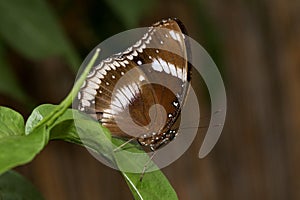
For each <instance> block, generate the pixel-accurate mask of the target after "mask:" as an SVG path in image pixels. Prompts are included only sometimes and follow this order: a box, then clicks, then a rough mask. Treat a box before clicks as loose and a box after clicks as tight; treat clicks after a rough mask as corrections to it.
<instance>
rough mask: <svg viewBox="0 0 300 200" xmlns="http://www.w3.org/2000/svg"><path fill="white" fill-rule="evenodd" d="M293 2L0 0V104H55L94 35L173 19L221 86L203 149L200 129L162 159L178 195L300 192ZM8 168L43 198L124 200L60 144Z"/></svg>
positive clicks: (110, 182)
mask: <svg viewBox="0 0 300 200" xmlns="http://www.w3.org/2000/svg"><path fill="white" fill-rule="evenodd" d="M299 10H300V1H296V0H294V1H292V0H291V1H286V0H273V1H268V0H253V1H242V0H240V1H238V0H228V1H226V2H225V1H220V0H216V1H204V0H187V1H180V0H165V1H158V0H142V1H140V0H127V1H117V0H102V1H101V0H99V1H95V0H87V1H83V0H74V1H71V0H47V1H46V0H27V1H22V0H14V1H1V2H0V15H1V16H0V104H1V105H3V106H8V107H11V108H13V109H15V110H17V111H19V112H21V113H22V114H23V115H24V116H25V118H26V117H28V115H29V114H30V112H31V110H32V108H33V107H35V106H37V105H39V104H42V103H53V104H58V103H59V102H60V101H61V100H62V99H63V98H64V97H65V96H66V94H67V93H68V92H69V90H70V89H71V87H72V85H73V82H74V80H75V76H76V73H77V69H78V68H79V66H80V64H81V62H82V61H83V59H84V58H85V56H86V55H87V54H88V53H89V52H90V51H91V50H92V49H93V48H94V47H95V46H96V45H97V44H99V43H100V42H101V41H103V40H105V39H106V38H108V37H110V36H112V35H114V34H116V33H119V32H121V31H125V30H128V29H131V28H136V27H140V26H149V25H150V24H152V23H153V22H155V21H157V20H160V19H162V18H167V17H178V18H179V19H181V21H183V23H184V24H185V26H186V27H187V29H188V32H189V34H190V36H191V37H192V38H194V39H195V40H197V41H198V42H199V43H200V44H201V45H202V46H203V47H204V48H205V49H206V50H207V51H208V52H209V54H210V55H211V57H212V58H213V60H214V61H215V62H216V64H217V66H218V67H219V69H220V71H221V73H222V76H223V78H224V82H225V86H226V89H227V96H228V116H227V120H226V123H225V126H224V131H223V133H222V135H221V138H220V140H219V141H218V143H217V145H216V146H215V148H214V149H213V151H212V152H211V153H210V154H209V155H208V156H207V157H205V158H204V159H199V158H198V151H199V148H200V145H201V138H203V135H201V131H200V134H199V136H197V138H198V139H199V140H198V139H196V140H195V142H194V143H193V145H192V146H191V147H190V149H189V150H188V151H187V152H186V153H185V154H184V155H183V156H182V157H181V158H180V159H179V160H177V161H176V162H174V163H173V164H171V165H170V166H168V167H167V168H165V169H163V172H164V173H165V174H166V176H167V177H168V178H169V180H170V182H171V184H172V185H173V186H174V188H175V190H176V192H177V193H178V196H179V199H191V200H198V199H209V200H219V199H228V200H229V199H230V200H232V199H236V200H239V199H272V200H276V199H280V200H282V199H300V190H299V188H300V171H299V169H300V148H299V147H300V132H299V131H300V92H299V88H300V37H299V36H300V14H299ZM203 106H204V108H201V109H205V106H206V107H209V103H205V102H204V103H203ZM17 170H18V171H19V172H20V173H22V174H23V175H25V176H26V177H27V178H28V179H30V180H31V181H32V182H33V183H34V184H35V185H36V186H37V187H38V188H39V190H40V191H41V192H42V193H43V195H44V196H45V198H46V199H48V200H54V199H55V200H68V199H72V200H76V199H89V200H94V199H95V200H96V199H132V196H131V193H130V191H129V189H128V188H127V185H126V183H125V181H124V180H123V178H122V177H121V175H120V174H119V173H118V172H117V171H115V170H112V169H110V168H108V167H106V166H104V165H103V164H101V163H99V162H98V161H96V160H95V159H94V158H93V157H92V156H91V155H90V154H89V153H88V152H87V151H86V150H85V149H84V148H82V147H79V146H76V145H73V144H69V143H66V142H59V141H52V142H50V143H49V145H48V146H47V147H46V148H45V149H44V150H43V151H42V152H41V153H40V154H39V155H38V156H37V157H36V158H35V159H34V161H33V162H31V163H30V164H27V165H25V166H21V167H18V168H17Z"/></svg>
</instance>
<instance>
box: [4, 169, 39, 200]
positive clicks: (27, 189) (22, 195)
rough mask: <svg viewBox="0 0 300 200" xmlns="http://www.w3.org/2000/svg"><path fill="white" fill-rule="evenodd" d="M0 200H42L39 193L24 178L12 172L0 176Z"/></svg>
mask: <svg viewBox="0 0 300 200" xmlns="http://www.w3.org/2000/svg"><path fill="white" fill-rule="evenodd" d="M0 199H1V200H18V199H22V200H42V199H44V198H43V197H42V196H41V194H40V193H39V191H37V190H36V189H35V187H34V186H33V185H32V184H31V183H30V182H29V181H27V180H26V179H25V178H24V177H22V176H21V175H20V174H18V173H16V172H14V171H8V172H6V173H4V174H2V175H1V176H0Z"/></svg>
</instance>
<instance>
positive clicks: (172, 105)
mask: <svg viewBox="0 0 300 200" xmlns="http://www.w3.org/2000/svg"><path fill="white" fill-rule="evenodd" d="M182 33H183V34H184V33H186V31H185V29H184V27H183V26H182V24H181V22H179V21H178V20H175V19H168V20H162V21H160V22H157V23H156V24H154V25H153V26H152V27H150V28H149V30H148V32H147V33H145V35H144V36H143V37H142V38H141V39H140V40H139V41H137V42H136V43H135V44H134V45H133V46H131V47H129V48H128V49H126V50H125V51H123V52H121V53H118V54H115V55H113V56H111V57H109V58H107V59H105V60H103V61H102V62H101V63H100V64H99V65H97V66H96V67H94V69H93V70H92V71H91V72H90V74H89V75H88V77H87V79H86V81H85V83H84V84H83V86H82V88H81V90H80V92H79V93H78V98H77V100H78V109H79V110H80V111H83V112H86V113H88V114H90V115H91V116H92V117H93V118H94V119H96V120H98V121H99V122H100V123H101V124H102V125H103V126H105V127H107V128H108V129H109V130H110V131H111V133H112V135H114V136H117V137H122V138H128V139H130V138H134V139H136V140H137V141H138V142H139V143H140V144H141V145H142V146H143V147H146V148H150V150H152V151H154V150H157V149H158V148H160V147H161V146H163V145H165V144H167V143H169V142H170V141H172V140H173V139H174V138H175V136H176V134H177V133H178V128H179V124H180V112H181V108H182V106H183V104H184V101H185V98H186V95H187V92H188V88H189V81H190V78H191V77H190V74H191V69H190V66H189V64H188V62H187V54H188V46H187V43H186V41H185V38H184V35H183V34H182Z"/></svg>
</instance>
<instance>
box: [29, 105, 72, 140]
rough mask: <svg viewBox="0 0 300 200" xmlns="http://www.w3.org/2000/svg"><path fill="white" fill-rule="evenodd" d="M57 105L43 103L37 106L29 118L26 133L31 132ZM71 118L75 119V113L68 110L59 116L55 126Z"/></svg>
mask: <svg viewBox="0 0 300 200" xmlns="http://www.w3.org/2000/svg"><path fill="white" fill-rule="evenodd" d="M57 107H58V105H52V104H42V105H39V106H38V107H36V108H35V109H34V110H33V111H32V113H31V115H30V116H29V117H28V119H27V122H26V126H25V133H26V134H29V133H30V132H31V131H32V130H33V129H34V127H36V126H37V125H38V124H39V122H40V121H42V120H43V119H44V118H45V117H46V116H48V115H50V114H51V113H52V112H53V111H54V110H55V109H56V108H57ZM69 119H73V114H72V112H71V111H70V110H69V111H68V110H67V112H65V113H63V114H62V115H60V116H59V118H57V120H56V121H55V123H54V124H53V126H55V125H57V124H59V123H61V122H63V121H65V120H69Z"/></svg>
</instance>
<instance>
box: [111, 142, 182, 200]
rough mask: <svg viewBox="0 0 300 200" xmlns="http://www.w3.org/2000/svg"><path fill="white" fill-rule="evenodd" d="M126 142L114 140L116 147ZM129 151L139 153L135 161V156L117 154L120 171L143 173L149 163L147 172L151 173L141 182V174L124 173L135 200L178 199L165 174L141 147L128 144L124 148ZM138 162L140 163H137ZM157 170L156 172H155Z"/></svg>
mask: <svg viewBox="0 0 300 200" xmlns="http://www.w3.org/2000/svg"><path fill="white" fill-rule="evenodd" d="M123 142H124V141H121V140H120V139H117V138H113V143H114V144H116V146H119V145H121V144H122V143H123ZM124 149H126V150H127V151H130V152H134V153H138V154H137V155H138V156H137V155H136V156H134V157H135V159H133V156H132V155H130V154H126V153H124V151H122V152H123V153H122V152H121V154H120V155H119V154H118V152H116V153H115V156H114V158H115V160H116V162H117V164H118V166H119V168H120V169H123V168H125V169H131V170H132V169H136V171H141V169H143V168H144V166H145V164H146V163H147V170H151V172H148V173H145V174H144V175H143V179H142V181H141V174H139V173H129V172H122V170H121V173H122V175H123V176H124V178H125V180H126V182H127V184H128V186H129V188H130V190H131V192H132V194H133V196H134V198H135V199H138V200H144V199H164V200H175V199H178V197H177V195H176V192H175V191H174V189H173V187H172V186H171V184H170V183H169V181H168V179H167V178H166V177H165V176H164V174H163V173H162V172H161V171H160V170H159V169H158V167H157V166H156V165H155V164H154V163H153V162H152V161H150V158H149V156H148V155H147V154H145V152H144V151H143V150H141V149H140V148H139V146H137V145H134V144H128V145H126V146H125V147H124ZM136 160H138V162H137V161H136ZM154 170H155V171H154Z"/></svg>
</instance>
